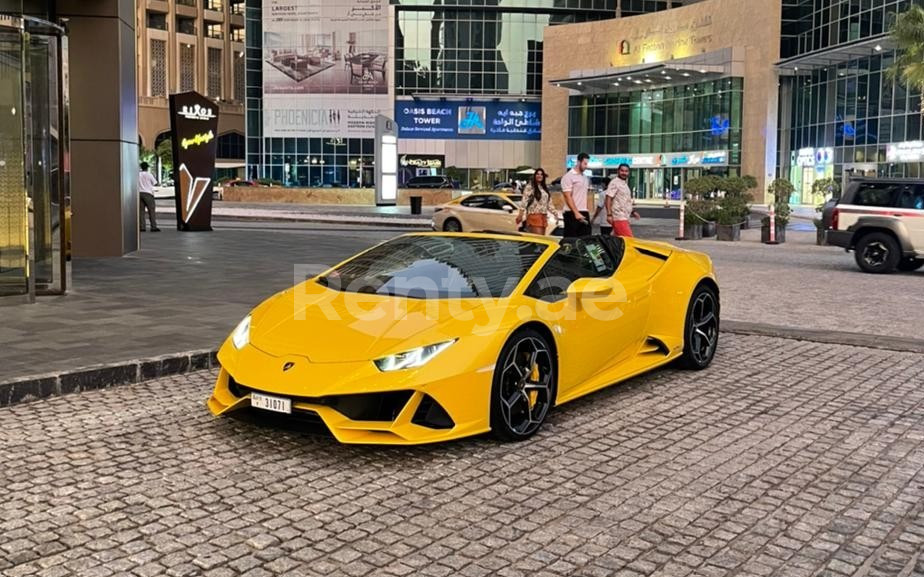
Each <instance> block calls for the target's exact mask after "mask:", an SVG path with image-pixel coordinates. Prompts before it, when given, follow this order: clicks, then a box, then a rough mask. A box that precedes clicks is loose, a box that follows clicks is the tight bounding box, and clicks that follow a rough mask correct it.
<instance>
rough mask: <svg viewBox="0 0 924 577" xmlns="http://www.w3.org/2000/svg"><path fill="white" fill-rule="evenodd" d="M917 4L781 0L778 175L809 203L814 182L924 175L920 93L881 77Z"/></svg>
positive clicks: (903, 1) (905, 0)
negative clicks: (899, 22)
mask: <svg viewBox="0 0 924 577" xmlns="http://www.w3.org/2000/svg"><path fill="white" fill-rule="evenodd" d="M911 4H918V5H924V2H922V1H921V0H914V1H913V2H912V1H909V0H877V1H875V2H860V1H857V0H784V2H783V12H782V17H783V35H782V43H781V56H782V58H783V60H782V62H781V63H780V65H779V68H780V73H781V79H780V138H779V141H780V145H779V160H778V163H779V170H780V174H781V175H782V176H784V177H787V178H789V179H791V180H792V182H793V184H795V185H796V189H797V193H796V198H794V199H793V200H794V201H797V202H800V203H804V204H815V203H817V202H818V201H820V200H821V199H820V197H819V196H818V195H813V194H812V184H813V183H814V181H815V180H818V179H820V178H835V179H837V180H838V181H839V182H842V183H843V182H845V181H846V179H847V178H849V177H850V176H851V175H861V176H862V175H866V176H874V175H876V176H907V177H921V176H924V144H922V143H921V140H922V134H921V92H920V90H918V89H917V88H914V87H907V86H905V85H904V84H903V83H902V82H900V81H896V80H894V79H892V78H890V77H889V76H888V75H887V74H885V71H886V69H887V68H888V67H889V66H890V65H891V64H892V63H893V62H894V61H895V51H894V46H893V45H892V42H891V39H890V37H889V28H890V26H891V25H892V23H893V22H894V19H895V17H896V15H897V14H898V13H899V12H900V11H902V10H905V9H906V8H907V7H908V6H910V5H911Z"/></svg>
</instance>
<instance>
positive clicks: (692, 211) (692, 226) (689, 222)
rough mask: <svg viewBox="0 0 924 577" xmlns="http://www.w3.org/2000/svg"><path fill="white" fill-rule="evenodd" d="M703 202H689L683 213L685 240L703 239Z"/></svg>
mask: <svg viewBox="0 0 924 577" xmlns="http://www.w3.org/2000/svg"><path fill="white" fill-rule="evenodd" d="M702 204H703V201H702V200H696V199H694V200H688V201H687V205H686V210H685V211H684V213H683V238H684V240H699V239H701V238H703V219H702V218H700V214H701V212H702Z"/></svg>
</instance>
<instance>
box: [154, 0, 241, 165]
mask: <svg viewBox="0 0 924 577" xmlns="http://www.w3.org/2000/svg"><path fill="white" fill-rule="evenodd" d="M136 9H137V13H138V15H137V28H136V30H137V43H136V50H137V54H138V77H137V82H138V134H139V139H140V144H141V145H142V146H143V147H144V148H146V149H149V150H153V149H155V148H156V147H157V145H158V144H159V143H160V142H161V141H162V140H164V139H167V138H169V136H170V118H169V108H168V100H167V97H168V96H169V95H170V94H173V93H178V92H187V91H192V90H194V91H196V92H199V93H200V94H203V95H205V96H207V97H209V98H212V99H214V100H215V101H216V102H217V103H218V105H219V129H218V130H219V134H218V159H219V160H218V163H217V167H218V176H230V175H236V173H237V172H238V171H240V172H241V173H242V172H243V165H244V98H245V95H244V92H245V86H246V80H245V78H244V74H245V72H244V68H245V67H244V46H245V43H244V39H245V38H244V37H245V34H244V1H243V0H147V1H146V2H137V8H136ZM164 176H166V175H164Z"/></svg>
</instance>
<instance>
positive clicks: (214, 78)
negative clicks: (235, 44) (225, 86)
mask: <svg viewBox="0 0 924 577" xmlns="http://www.w3.org/2000/svg"><path fill="white" fill-rule="evenodd" d="M208 59H209V62H208V71H209V73H208V74H209V82H208V95H209V96H211V97H212V98H221V67H222V65H223V62H222V61H221V48H209V51H208Z"/></svg>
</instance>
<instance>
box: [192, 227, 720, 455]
mask: <svg viewBox="0 0 924 577" xmlns="http://www.w3.org/2000/svg"><path fill="white" fill-rule="evenodd" d="M718 337H719V288H718V285H717V284H716V280H715V274H714V272H713V268H712V262H711V261H710V260H709V257H707V256H706V255H703V254H700V253H696V252H691V251H687V250H682V249H679V248H676V247H674V246H671V245H668V244H662V243H655V242H644V241H640V240H636V239H620V238H613V237H603V236H593V237H586V238H566V239H553V238H548V237H539V236H531V235H518V234H494V233H468V234H467V233H420V234H408V235H404V236H400V237H398V238H395V239H393V240H390V241H387V242H385V243H382V244H380V245H378V246H375V247H373V248H371V249H369V250H367V251H365V252H362V253H360V254H358V255H357V256H355V257H353V258H351V259H349V260H347V261H345V262H343V263H341V264H339V265H337V266H335V267H334V268H332V269H330V270H328V271H327V272H325V273H323V274H321V275H319V276H317V277H315V278H312V279H310V280H307V281H305V282H303V283H300V284H298V285H296V286H295V287H293V288H291V289H288V290H286V291H283V292H281V293H278V294H276V295H274V296H272V297H270V298H269V299H267V300H266V301H264V302H263V303H262V304H260V305H259V306H257V307H256V308H255V309H254V310H253V311H252V312H251V313H250V314H249V315H247V317H245V318H244V319H243V320H242V321H241V322H240V324H239V325H238V326H237V328H236V329H234V331H233V332H232V334H231V335H230V336H229V337H228V339H227V340H226V341H225V343H224V344H223V345H222V347H221V350H220V351H219V353H218V359H219V361H220V363H221V371H220V372H219V375H218V380H217V382H216V384H215V390H214V392H213V394H212V396H211V398H210V399H209V400H208V407H209V409H210V410H211V412H212V413H213V414H215V415H223V414H225V413H229V412H231V411H235V410H237V409H242V408H245V407H247V408H251V407H252V408H253V410H257V411H275V412H279V413H287V414H290V415H291V416H292V417H298V418H302V419H307V420H315V421H320V422H323V424H324V425H325V426H326V427H327V428H328V429H330V431H331V432H332V433H333V435H334V436H335V437H336V438H337V439H338V440H339V441H341V442H344V443H370V444H376V443H378V444H417V443H431V442H437V441H445V440H448V439H457V438H460V437H466V436H469V435H476V434H479V433H484V432H487V431H492V432H493V433H494V435H495V436H497V437H499V438H500V439H503V440H520V439H525V438H527V437H529V436H530V435H532V434H533V433H535V432H536V431H537V430H538V429H539V427H541V425H542V423H543V421H544V420H545V418H546V416H547V415H548V412H549V410H550V409H551V408H552V407H553V406H555V405H560V404H562V403H565V402H568V401H570V400H572V399H575V398H577V397H580V396H582V395H586V394H588V393H590V392H592V391H595V390H598V389H601V388H603V387H606V386H608V385H611V384H613V383H616V382H619V381H622V380H625V379H628V378H630V377H633V376H635V375H638V374H640V373H643V372H646V371H649V370H651V369H653V368H655V367H659V366H662V365H666V364H668V363H671V362H674V361H676V363H677V364H679V365H682V366H683V367H686V368H690V369H704V368H706V367H707V366H708V365H709V363H710V362H711V361H712V358H713V356H714V355H715V351H716V346H717V343H718Z"/></svg>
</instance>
